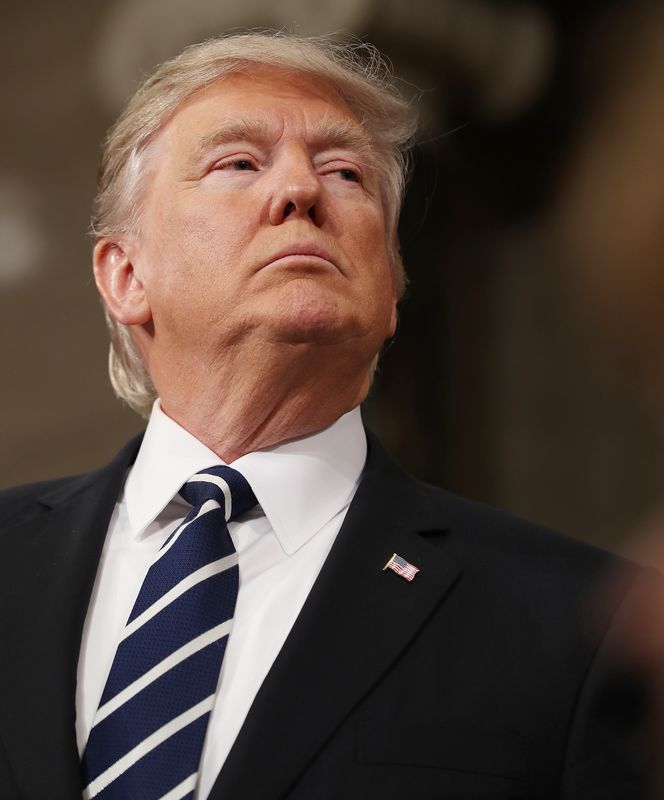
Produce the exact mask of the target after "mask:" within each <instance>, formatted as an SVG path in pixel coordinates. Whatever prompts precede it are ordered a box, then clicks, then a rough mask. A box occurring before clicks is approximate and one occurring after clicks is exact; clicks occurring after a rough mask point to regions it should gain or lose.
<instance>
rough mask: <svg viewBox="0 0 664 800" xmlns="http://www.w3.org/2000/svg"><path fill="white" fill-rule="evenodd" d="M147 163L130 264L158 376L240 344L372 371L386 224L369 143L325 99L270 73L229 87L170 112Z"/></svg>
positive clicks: (234, 79) (232, 81) (385, 326)
mask: <svg viewBox="0 0 664 800" xmlns="http://www.w3.org/2000/svg"><path fill="white" fill-rule="evenodd" d="M148 158H149V162H148V172H147V181H146V191H145V195H144V212H143V217H142V221H141V230H140V234H139V236H138V238H137V240H136V242H135V243H134V244H132V245H131V250H130V256H131V260H132V262H133V265H134V269H135V272H136V275H137V277H138V278H139V280H140V281H141V282H142V284H143V286H144V288H145V291H146V295H147V299H148V302H149V305H150V311H151V316H152V325H151V326H150V328H151V330H152V335H153V337H154V338H153V350H154V355H158V358H159V359H160V360H161V362H162V364H163V362H164V360H165V361H167V362H168V361H170V362H172V363H173V364H175V363H177V360H178V359H181V358H182V357H183V355H192V356H193V357H195V358H197V359H200V360H201V361H202V362H203V363H210V364H212V363H213V362H214V361H215V360H216V359H218V358H223V354H224V352H228V351H227V348H228V347H231V346H233V345H237V344H238V343H242V342H243V341H245V340H247V339H248V338H251V339H253V340H254V342H256V341H257V342H263V343H271V344H273V343H282V344H283V343H284V342H286V343H305V342H312V343H316V344H340V343H347V344H351V343H352V344H353V346H354V347H356V351H357V356H358V358H362V359H363V360H364V361H366V362H367V364H369V363H370V361H371V359H372V358H373V356H374V355H375V353H376V352H377V351H378V350H379V348H380V346H381V344H382V342H383V341H384V340H385V338H386V337H388V336H390V335H391V334H392V333H393V332H394V326H395V296H394V288H393V282H392V278H391V273H390V268H389V259H388V255H387V249H386V241H385V226H384V214H383V207H382V203H381V196H380V188H379V185H378V181H377V175H376V172H375V170H374V168H373V166H372V161H371V153H370V146H369V142H368V141H367V140H366V135H365V133H364V131H363V129H362V127H361V126H360V124H359V122H358V121H357V119H356V118H355V117H354V116H353V115H352V114H351V113H350V111H349V110H348V108H347V107H346V105H345V104H344V103H343V101H342V100H341V99H340V97H339V96H338V95H337V93H336V92H335V91H334V90H333V89H332V88H331V87H329V86H327V85H326V84H324V83H322V82H319V81H317V80H315V79H312V78H310V77H306V76H303V75H298V74H293V73H286V72H283V71H280V70H273V69H270V68H265V69H261V70H258V71H254V72H252V74H251V75H248V74H237V75H232V76H229V77H228V78H225V79H222V80H220V81H217V82H216V83H214V84H212V85H211V86H209V87H208V88H206V89H205V90H204V91H201V92H199V93H197V94H196V95H194V96H193V97H192V98H191V99H190V100H189V101H188V102H187V103H186V104H185V105H184V106H183V107H182V108H180V110H179V111H178V112H177V113H176V114H175V116H174V117H173V118H172V119H171V120H170V121H169V122H168V123H167V125H166V126H165V127H164V129H163V130H162V131H161V132H160V133H159V135H158V136H157V138H156V139H155V141H154V143H153V145H152V147H151V150H150V153H149V155H148ZM349 352H351V353H354V352H355V350H353V349H352V348H351V349H350V350H349ZM151 359H152V356H151Z"/></svg>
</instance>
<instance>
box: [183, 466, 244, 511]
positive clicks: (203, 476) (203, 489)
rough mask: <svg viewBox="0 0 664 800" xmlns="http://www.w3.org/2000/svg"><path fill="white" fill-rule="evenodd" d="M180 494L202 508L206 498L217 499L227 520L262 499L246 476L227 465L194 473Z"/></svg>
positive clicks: (195, 506) (193, 504) (196, 506)
mask: <svg viewBox="0 0 664 800" xmlns="http://www.w3.org/2000/svg"><path fill="white" fill-rule="evenodd" d="M180 494H181V495H182V497H184V499H185V500H186V501H187V502H188V503H191V505H192V506H194V508H199V507H200V506H202V505H203V503H205V502H206V500H215V501H216V502H217V503H219V505H220V507H221V508H223V509H224V516H225V517H226V522H229V521H230V520H232V519H235V518H236V517H238V516H239V515H240V514H244V512H245V511H249V509H250V508H253V507H254V506H255V505H256V503H257V502H258V501H257V500H256V495H255V494H254V493H253V491H252V490H251V486H249V484H248V483H247V481H246V479H245V477H244V476H243V475H242V474H241V473H239V472H238V471H237V470H236V469H232V468H231V467H225V466H216V467H210V468H209V469H202V470H201V471H200V472H197V473H196V474H195V475H192V477H191V478H189V480H188V481H187V482H186V483H185V484H184V486H183V487H182V488H181V489H180Z"/></svg>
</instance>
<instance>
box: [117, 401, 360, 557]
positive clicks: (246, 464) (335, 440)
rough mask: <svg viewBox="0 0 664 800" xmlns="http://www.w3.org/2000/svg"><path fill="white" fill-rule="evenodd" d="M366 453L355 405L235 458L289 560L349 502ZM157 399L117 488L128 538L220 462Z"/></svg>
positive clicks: (138, 532)
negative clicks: (309, 430) (314, 429)
mask: <svg viewBox="0 0 664 800" xmlns="http://www.w3.org/2000/svg"><path fill="white" fill-rule="evenodd" d="M366 455H367V442H366V437H365V434H364V429H363V427H362V418H361V415H360V410H359V408H355V409H353V410H352V411H349V412H348V413H347V414H344V416H343V417H341V418H340V419H338V420H337V421H336V422H335V423H334V424H332V425H330V426H329V427H328V428H325V429H324V430H322V431H319V432H318V433H314V434H312V435H310V436H305V437H303V438H301V439H295V440H293V441H290V442H285V443H284V444H280V445H277V446H276V447H273V448H270V449H268V450H260V451H257V452H255V453H248V454H246V455H244V456H242V457H241V458H238V459H237V460H236V461H234V462H233V463H232V464H231V466H233V467H234V468H236V469H238V470H239V471H240V472H241V473H242V474H243V475H244V477H245V478H246V479H247V480H248V481H249V484H250V485H251V488H252V489H253V490H254V494H255V495H256V498H257V500H258V502H259V504H260V505H261V507H262V509H263V511H264V513H265V515H266V516H267V518H268V520H269V522H270V525H271V526H272V529H273V530H274V533H275V535H276V537H277V539H278V540H279V543H280V545H281V547H282V548H283V550H284V551H285V552H286V553H288V554H289V555H290V554H292V553H294V552H295V551H296V550H298V549H299V548H300V547H302V545H304V544H305V543H306V542H307V541H308V540H309V539H310V538H311V537H312V536H313V535H314V534H316V533H317V532H318V531H319V530H320V529H321V528H322V527H323V526H324V525H326V524H327V523H328V522H329V521H330V520H331V519H332V518H333V517H334V516H336V514H338V513H339V512H340V511H341V510H342V509H344V508H345V507H346V506H347V505H348V504H349V503H350V501H351V499H352V498H353V495H354V493H355V489H356V488H357V484H358V481H359V479H360V475H361V472H362V469H363V467H364V462H365V461H366ZM223 463H224V462H223V460H222V459H221V458H219V456H218V455H216V453H214V452H213V451H212V450H210V449H209V448H208V447H206V446H205V445H204V444H203V443H202V442H200V441H199V440H198V439H196V437H194V436H193V435H192V434H191V433H189V432H188V431H186V430H185V429H184V428H182V427H181V426H180V425H178V424H177V423H176V422H175V421H174V420H172V419H171V418H170V417H168V416H167V415H166V414H165V413H164V412H163V411H162V410H161V406H160V405H159V401H156V402H155V404H154V406H153V409H152V414H151V415H150V420H149V422H148V426H147V429H146V431H145V436H144V438H143V442H142V444H141V448H140V450H139V452H138V456H137V458H136V461H135V463H134V465H133V467H132V469H131V471H130V472H129V475H128V476H127V481H126V483H125V490H124V501H125V503H126V510H127V516H128V519H129V524H130V527H131V533H132V535H133V536H134V537H135V538H138V537H139V536H141V534H142V533H143V532H144V531H145V529H146V528H147V527H148V525H149V524H150V523H151V522H153V521H154V520H155V519H156V518H157V516H159V514H160V513H161V512H162V510H163V509H164V508H165V507H166V506H167V505H168V504H169V503H170V502H171V500H172V499H173V498H174V497H175V498H177V496H178V492H179V490H180V487H181V486H182V484H183V483H184V482H185V481H186V480H187V479H188V478H190V477H191V476H192V475H193V474H194V473H196V472H198V471H199V470H201V469H205V468H206V467H210V466H212V465H213V464H223Z"/></svg>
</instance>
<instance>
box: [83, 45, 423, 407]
mask: <svg viewBox="0 0 664 800" xmlns="http://www.w3.org/2000/svg"><path fill="white" fill-rule="evenodd" d="M255 65H265V66H269V67H272V68H276V69H283V70H286V71H289V72H298V73H304V74H306V75H311V76H312V77H315V78H318V79H319V80H322V81H324V82H326V83H328V84H329V85H331V86H332V87H333V88H334V89H335V90H336V91H338V92H339V94H340V96H341V97H342V99H343V100H344V102H345V103H346V105H347V106H348V108H349V109H350V111H351V112H352V113H353V114H354V115H355V116H356V117H357V118H358V119H359V120H360V122H361V124H362V126H363V128H364V130H365V131H366V133H367V134H368V136H369V139H370V141H371V145H372V149H373V153H374V158H375V161H376V164H377V167H378V172H379V178H380V184H381V193H382V200H383V207H384V212H385V227H386V236H387V247H388V254H389V257H390V263H391V268H392V275H393V280H394V284H395V287H396V291H397V294H398V295H399V296H400V295H401V294H402V293H403V289H404V285H405V275H404V269H403V263H402V260H401V255H400V252H399V242H398V235H397V225H398V220H399V213H400V210H401V204H402V200H403V193H404V188H405V181H406V174H407V169H408V157H407V153H408V148H409V146H410V143H411V140H412V137H413V135H414V133H415V129H416V121H415V114H414V111H413V109H412V107H411V106H410V105H409V103H407V102H406V101H405V100H404V99H403V97H402V96H401V95H400V94H399V92H398V91H397V89H396V88H395V86H394V83H393V79H392V75H391V72H390V70H389V68H388V67H387V65H386V64H385V62H384V61H383V59H382V57H381V56H380V54H379V52H378V51H377V50H376V48H374V47H373V46H372V45H369V44H365V43H361V42H353V43H346V44H341V43H338V42H335V41H333V40H331V39H329V38H309V39H307V38H300V37H296V36H294V35H292V34H287V33H282V32H269V33H268V32H262V33H246V34H235V35H230V36H222V37H220V38H217V39H212V40H210V41H206V42H203V43H201V44H196V45H193V46H191V47H188V48H187V49H185V50H184V51H183V52H182V53H180V55H178V56H176V57H175V58H172V59H170V60H169V61H166V62H165V63H164V64H162V65H161V66H160V67H158V68H157V70H156V71H155V72H154V73H153V74H152V75H151V76H150V77H148V78H147V80H145V82H144V83H143V84H142V85H141V86H140V87H139V89H138V90H137V92H136V93H135V94H134V96H133V97H132V98H131V100H130V101H129V104H128V105H127V107H126V109H125V110H124V112H123V113H122V114H121V116H120V117H119V119H118V120H117V122H116V123H115V124H114V125H113V127H112V128H111V129H110V131H109V132H108V134H107V136H106V139H105V142H104V147H103V152H102V159H101V165H100V169H99V178H98V186H97V195H96V197H95V200H94V205H93V214H92V226H91V230H92V234H93V236H94V237H95V238H96V239H100V238H102V237H112V238H113V237H119V236H131V235H136V234H137V233H138V230H139V227H140V218H141V204H142V183H143V177H144V174H145V166H146V162H147V161H148V157H149V149H150V148H149V146H150V143H151V142H152V141H153V140H154V137H155V135H156V134H157V133H158V132H159V131H160V130H161V129H162V128H163V127H164V125H165V124H166V123H167V122H168V121H169V120H170V119H171V118H172V117H173V115H174V114H175V113H176V112H177V110H178V108H179V107H180V106H181V105H182V104H183V103H184V102H185V101H186V100H187V99H188V98H189V97H191V96H192V95H193V94H194V93H196V92H197V91H199V90H200V89H202V88H203V87H205V86H206V85H209V84H211V83H213V82H215V81H217V80H219V79H220V78H223V77H224V76H226V75H231V74H234V73H238V72H243V71H246V70H248V69H250V68H251V67H252V66H255ZM106 322H107V325H108V328H109V333H110V339H111V344H110V353H109V372H110V377H111V383H112V384H113V388H114V389H115V392H116V394H117V395H118V397H120V398H121V399H123V400H124V401H125V402H126V403H127V404H128V405H129V406H130V407H131V408H133V409H134V410H135V411H137V412H138V413H139V414H141V415H143V416H147V415H148V414H149V412H150V408H151V406H152V403H153V401H154V399H155V397H156V392H155V389H154V385H153V383H152V380H151V379H150V375H149V373H148V371H147V369H146V368H145V365H144V364H143V362H142V360H141V358H140V356H139V354H138V352H137V350H136V348H135V346H134V343H133V340H132V337H131V334H130V331H129V328H128V326H126V325H123V324H122V323H119V322H118V321H117V320H115V319H114V318H113V317H112V316H111V314H110V313H109V312H108V310H106Z"/></svg>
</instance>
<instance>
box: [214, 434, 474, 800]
mask: <svg viewBox="0 0 664 800" xmlns="http://www.w3.org/2000/svg"><path fill="white" fill-rule="evenodd" d="M436 530H440V519H439V518H438V519H436V518H435V515H434V514H433V512H432V511H431V509H430V501H429V500H428V498H427V495H426V492H425V490H423V489H422V487H421V486H420V485H419V484H418V483H416V482H415V481H414V480H412V479H411V478H409V477H408V476H406V475H405V474H404V473H402V472H401V471H400V470H399V468H398V467H396V465H394V464H393V462H391V460H390V459H389V458H388V457H387V456H386V454H385V453H384V452H383V451H382V450H381V448H380V446H379V445H377V443H376V442H375V441H373V440H372V439H370V451H369V459H368V462H367V467H366V469H365V472H364V474H363V478H362V481H361V484H360V486H359V488H358V491H357V494H356V496H355V498H354V500H353V502H352V504H351V506H350V509H349V511H348V514H347V516H346V520H345V521H344V524H343V526H342V529H341V531H340V532H339V535H338V537H337V540H336V542H335V544H334V547H333V548H332V551H331V553H330V555H329V557H328V559H327V561H326V562H325V564H324V566H323V569H322V570H321V573H320V575H319V577H318V580H317V581H316V583H315V585H314V587H313V589H312V591H311V594H310V595H309V598H308V599H307V602H306V603H305V605H304V608H303V609H302V612H301V613H300V615H299V617H298V619H297V621H296V623H295V625H294V627H293V630H292V631H291V633H290V635H289V637H288V639H287V640H286V642H285V644H284V646H283V648H282V650H281V652H280V654H279V656H278V657H277V659H276V661H275V663H274V666H273V668H272V670H271V671H270V673H269V674H268V676H267V678H266V679H265V682H264V683H263V686H262V687H261V689H260V691H259V693H258V695H257V696H256V699H255V701H254V703H253V705H252V707H251V709H250V711H249V714H248V716H247V719H246V721H245V724H244V726H243V727H242V729H241V731H240V733H239V735H238V738H237V740H236V742H235V745H234V746H233V749H232V750H231V752H230V754H229V757H228V759H227V761H226V764H225V765H224V767H223V769H222V771H221V773H220V775H219V777H218V779H217V782H216V783H215V785H214V788H213V790H212V792H211V794H210V800H223V798H226V797H242V798H243V800H272V798H280V797H282V796H283V795H284V794H285V793H286V792H287V791H288V789H289V787H290V786H292V785H293V783H294V782H295V781H296V780H297V778H298V776H299V775H300V774H301V773H302V771H303V770H304V769H305V768H306V766H307V764H308V763H309V762H310V761H311V759H312V758H313V757H314V756H315V755H316V753H317V751H318V750H319V749H320V748H321V747H322V746H323V745H324V743H325V741H326V740H327V739H328V738H329V737H330V736H331V735H332V734H333V733H334V731H335V730H336V728H337V727H338V726H339V725H340V724H341V723H342V722H343V720H344V719H345V717H346V716H347V715H348V714H349V713H350V712H351V710H352V709H353V708H354V707H355V706H356V705H357V704H358V703H359V702H360V701H361V700H362V698H363V697H364V696H365V695H366V694H367V692H369V691H370V689H371V687H372V686H373V685H374V684H375V683H376V682H377V681H378V680H379V679H380V678H381V676H382V675H383V674H384V673H385V672H386V671H387V670H388V669H389V667H390V665H391V664H392V663H393V662H394V660H395V659H396V658H397V657H398V655H399V654H400V653H401V652H402V650H403V649H404V648H405V647H407V646H408V644H409V642H410V641H411V640H412V639H413V637H414V636H415V635H416V634H417V632H418V630H419V629H420V628H421V626H422V625H423V624H424V622H425V621H426V619H427V618H428V616H429V615H430V614H431V612H432V610H433V609H434V607H435V606H436V605H437V604H438V603H439V602H440V601H441V599H442V597H443V596H444V595H445V594H446V593H447V592H448V591H449V590H450V588H451V587H452V585H453V583H454V582H455V580H456V579H457V577H458V575H459V573H460V569H459V568H458V566H457V565H455V564H453V563H451V562H450V561H449V559H448V557H447V556H446V555H445V553H444V548H439V547H437V546H435V545H434V544H432V543H431V542H430V541H427V539H426V538H425V537H422V536H419V535H417V534H418V533H421V532H425V531H436ZM440 535H444V533H443V531H442V530H440ZM393 552H396V553H398V554H399V555H401V556H403V557H404V558H406V559H407V560H408V561H410V562H411V563H413V564H415V565H416V566H418V567H419V568H420V570H421V571H420V573H419V574H418V575H417V576H416V577H415V579H414V580H413V582H412V583H408V582H407V581H406V580H404V579H403V578H400V577H398V576H397V575H395V574H394V573H391V572H389V571H388V572H384V571H383V569H382V568H383V566H384V564H385V562H386V561H387V560H388V559H389V557H390V556H391V555H392V553H393ZM257 753H259V754H260V756H259V758H260V762H259V761H258V758H257Z"/></svg>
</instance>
